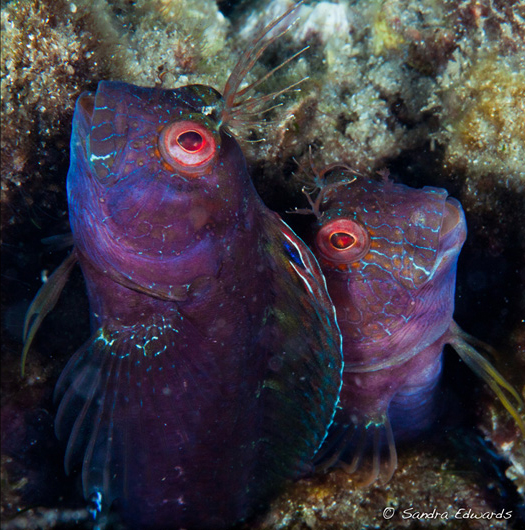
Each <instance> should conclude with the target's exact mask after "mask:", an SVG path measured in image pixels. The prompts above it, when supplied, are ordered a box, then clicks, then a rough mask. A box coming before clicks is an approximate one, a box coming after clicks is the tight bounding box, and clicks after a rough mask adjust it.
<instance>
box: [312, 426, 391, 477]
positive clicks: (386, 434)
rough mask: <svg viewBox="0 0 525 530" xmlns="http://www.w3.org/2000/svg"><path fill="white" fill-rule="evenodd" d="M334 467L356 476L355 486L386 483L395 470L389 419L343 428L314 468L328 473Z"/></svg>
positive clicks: (319, 456)
mask: <svg viewBox="0 0 525 530" xmlns="http://www.w3.org/2000/svg"><path fill="white" fill-rule="evenodd" d="M385 449H386V450H385ZM385 453H386V455H385ZM328 455H329V456H328ZM385 456H386V458H385ZM347 457H348V458H349V461H348V460H347ZM368 457H370V458H368ZM334 466H338V467H340V468H341V469H343V470H344V471H345V472H346V473H348V474H349V475H354V474H355V475H356V483H357V484H358V485H359V486H362V487H366V486H370V485H371V484H373V483H374V482H376V481H379V482H380V483H382V484H386V483H387V482H389V481H390V479H391V478H392V475H393V474H394V471H395V470H396V468H397V451H396V445H395V441H394V434H393V432H392V426H391V425H390V420H389V419H388V417H387V416H386V417H384V418H382V420H381V421H380V422H372V421H371V422H369V423H368V424H367V425H365V424H364V423H360V424H357V425H354V424H351V425H347V426H344V427H343V432H342V434H341V435H340V436H339V438H338V439H337V440H334V441H333V443H332V444H331V445H330V446H329V447H328V448H327V449H326V450H325V451H323V453H322V454H320V455H318V463H317V466H316V467H317V469H321V470H328V469H330V468H332V467H334Z"/></svg>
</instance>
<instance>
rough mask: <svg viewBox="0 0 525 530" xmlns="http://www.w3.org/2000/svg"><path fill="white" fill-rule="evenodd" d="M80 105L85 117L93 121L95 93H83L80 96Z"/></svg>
mask: <svg viewBox="0 0 525 530" xmlns="http://www.w3.org/2000/svg"><path fill="white" fill-rule="evenodd" d="M78 107H79V108H80V109H82V112H83V113H84V117H85V118H86V119H87V120H88V122H89V123H91V119H92V118H93V112H94V111H95V95H94V94H92V93H90V92H88V93H86V94H82V95H81V96H80V97H79V98H78Z"/></svg>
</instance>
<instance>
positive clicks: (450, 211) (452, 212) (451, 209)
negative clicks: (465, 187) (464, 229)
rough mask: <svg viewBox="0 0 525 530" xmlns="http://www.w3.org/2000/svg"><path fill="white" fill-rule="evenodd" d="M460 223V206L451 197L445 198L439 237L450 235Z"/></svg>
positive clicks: (461, 213)
mask: <svg viewBox="0 0 525 530" xmlns="http://www.w3.org/2000/svg"><path fill="white" fill-rule="evenodd" d="M462 221H463V209H462V208H461V204H460V203H459V201H457V200H456V199H454V198H453V197H447V199H446V201H445V210H444V212H443V223H442V225H441V237H444V236H446V235H448V234H450V232H452V231H453V230H455V229H456V228H457V227H458V225H459V224H461V223H462Z"/></svg>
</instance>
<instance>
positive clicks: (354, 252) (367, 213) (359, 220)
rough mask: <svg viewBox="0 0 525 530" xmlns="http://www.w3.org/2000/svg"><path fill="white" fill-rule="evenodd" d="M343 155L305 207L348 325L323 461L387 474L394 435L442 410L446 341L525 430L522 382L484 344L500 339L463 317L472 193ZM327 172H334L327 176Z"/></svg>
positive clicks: (414, 429) (366, 475)
mask: <svg viewBox="0 0 525 530" xmlns="http://www.w3.org/2000/svg"><path fill="white" fill-rule="evenodd" d="M335 167H337V166H334V165H332V166H329V167H328V168H327V169H326V170H325V171H324V172H323V173H321V174H320V175H317V177H316V183H317V184H318V187H319V188H320V192H319V195H318V196H317V197H316V200H315V202H314V201H313V200H312V199H311V198H310V197H309V196H308V195H307V197H308V199H309V202H310V206H311V208H312V209H311V210H310V209H308V210H297V212H298V213H310V214H312V213H313V214H315V215H316V217H317V219H316V222H315V226H314V228H313V230H314V236H313V242H312V244H311V248H312V250H313V252H314V254H315V255H316V257H317V258H318V260H319V263H320V265H321V269H322V270H323V273H324V275H325V278H326V282H327V286H328V292H329V294H330V296H331V298H332V301H333V302H334V305H335V307H336V313H337V320H338V323H339V327H340V329H341V333H342V335H343V355H344V361H345V366H344V373H343V388H342V390H341V401H340V406H339V410H338V412H337V414H336V418H335V421H334V424H333V426H332V429H331V432H330V433H329V436H328V439H327V442H326V443H325V445H324V447H323V448H322V449H321V453H320V454H323V458H321V459H320V465H321V466H322V467H330V466H331V465H334V464H335V463H338V464H339V465H341V467H343V468H344V469H346V470H347V471H348V472H350V473H353V472H355V471H357V470H359V471H360V472H361V473H362V475H363V477H361V482H362V483H363V484H370V483H372V482H374V481H375V480H377V479H378V478H381V479H382V480H383V481H385V482H386V481H388V480H389V479H390V477H391V476H392V474H393V472H394V470H395V469H396V466H397V454H396V448H395V442H394V438H403V437H406V438H408V437H411V436H413V435H414V434H417V433H418V432H420V431H422V430H423V429H425V428H426V427H428V426H429V424H431V422H432V420H433V419H435V414H434V412H435V407H436V396H437V392H436V390H437V384H438V381H439V378H440V374H441V369H442V352H443V348H444V346H445V345H446V344H449V345H451V346H452V347H453V348H454V349H455V350H456V352H457V353H458V354H459V356H460V357H461V359H462V360H463V361H464V362H465V363H467V365H468V366H469V367H470V368H471V369H472V370H473V371H474V372H475V373H476V374H477V375H478V376H479V377H481V378H482V379H484V380H485V381H486V382H487V383H488V385H489V386H490V388H491V389H492V390H493V391H494V393H495V394H496V395H497V396H498V398H499V399H500V400H501V402H502V403H503V405H504V406H505V407H506V409H507V410H508V411H509V412H510V414H511V415H512V416H513V417H514V419H515V421H516V423H517V425H518V426H519V428H520V429H521V431H523V432H524V433H525V425H524V421H523V419H522V417H521V415H520V412H519V409H520V407H522V406H523V402H522V400H521V398H520V396H519V394H518V393H517V392H516V390H515V389H514V388H513V387H512V386H511V385H510V384H509V383H508V382H507V381H506V380H505V379H504V378H503V377H502V375H501V374H500V373H499V372H498V371H496V369H495V368H494V367H493V366H492V365H491V364H490V363H489V362H488V361H487V360H486V359H485V358H484V357H483V356H482V355H481V354H480V353H479V352H478V351H476V349H475V348H474V346H476V347H478V348H480V349H484V350H486V351H488V352H491V351H493V350H492V349H491V348H490V347H489V346H487V345H484V344H483V343H481V341H478V340H477V339H475V338H474V337H471V336H469V335H468V334H466V333H465V332H463V331H462V330H461V329H460V328H459V327H458V325H457V324H456V323H455V322H454V320H453V312H454V290H455V281H456V267H457V259H458V256H459V253H460V251H461V247H462V245H463V243H464V241H465V238H466V234H467V228H466V222H465V216H464V213H463V209H462V207H461V204H460V203H459V202H458V201H457V200H455V199H453V198H451V197H449V196H448V193H447V191H446V190H444V189H439V188H431V187H424V188H423V189H414V188H410V187H408V186H405V185H402V184H395V183H394V182H392V181H391V180H389V179H388V174H384V175H383V180H382V181H376V180H372V179H368V178H363V177H359V176H358V177H355V178H354V179H353V180H351V179H348V178H345V176H344V175H345V173H346V174H347V170H348V169H349V168H346V169H344V170H343V171H342V173H341V174H340V175H339V174H336V173H335ZM332 172H333V173H332ZM328 173H332V174H331V176H330V183H326V182H324V180H323V179H324V175H326V174H328ZM337 173H339V171H337ZM383 450H386V452H387V453H388V456H387V457H386V458H385V459H383V460H382V458H381V454H382V452H383ZM370 453H371V456H372V458H371V461H369V462H368V464H369V465H368V468H367V466H364V465H362V464H363V460H364V456H365V454H370ZM365 468H367V469H365Z"/></svg>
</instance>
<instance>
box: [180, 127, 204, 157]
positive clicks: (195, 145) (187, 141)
mask: <svg viewBox="0 0 525 530" xmlns="http://www.w3.org/2000/svg"><path fill="white" fill-rule="evenodd" d="M177 143H178V144H179V145H180V147H181V148H182V149H184V151H187V152H189V153H196V152H197V151H200V150H201V149H202V148H203V147H204V138H203V137H202V136H201V135H200V134H199V133H198V132H197V131H186V132H183V133H182V134H179V136H177Z"/></svg>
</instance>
